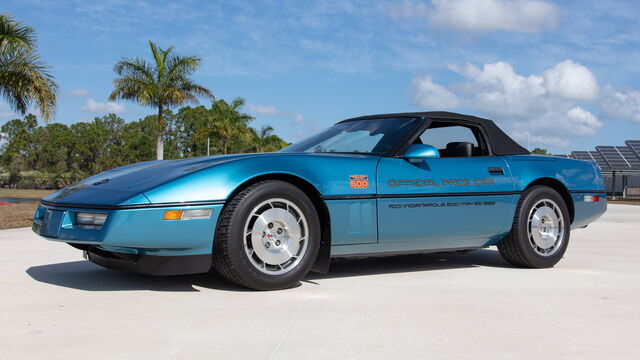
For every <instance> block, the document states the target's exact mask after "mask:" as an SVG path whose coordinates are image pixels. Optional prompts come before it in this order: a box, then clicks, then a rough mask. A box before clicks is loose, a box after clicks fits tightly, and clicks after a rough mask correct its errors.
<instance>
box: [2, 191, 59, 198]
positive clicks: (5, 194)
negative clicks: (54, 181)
mask: <svg viewBox="0 0 640 360" xmlns="http://www.w3.org/2000/svg"><path fill="white" fill-rule="evenodd" d="M54 191H55V190H31V189H0V198H17V199H39V198H41V197H43V196H45V195H48V194H51V193H52V192H54Z"/></svg>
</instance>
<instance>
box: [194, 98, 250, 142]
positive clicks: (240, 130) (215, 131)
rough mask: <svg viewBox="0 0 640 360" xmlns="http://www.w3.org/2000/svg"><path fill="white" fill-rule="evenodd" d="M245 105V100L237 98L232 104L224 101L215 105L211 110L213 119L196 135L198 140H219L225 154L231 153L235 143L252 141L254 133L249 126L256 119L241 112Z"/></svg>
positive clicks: (219, 101)
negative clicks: (232, 145)
mask: <svg viewBox="0 0 640 360" xmlns="http://www.w3.org/2000/svg"><path fill="white" fill-rule="evenodd" d="M244 103H245V101H244V99H243V98H235V99H233V100H232V101H231V104H228V103H227V102H226V101H224V100H218V101H216V102H215V103H213V105H212V106H211V110H210V114H211V118H210V119H209V122H208V123H207V125H206V127H204V128H202V129H200V130H199V131H198V132H197V133H196V140H197V141H201V140H205V139H207V138H211V137H213V138H217V139H218V141H219V142H220V148H219V149H220V150H221V152H222V153H223V154H228V153H229V147H230V145H231V144H233V143H234V142H240V143H241V142H249V141H251V139H252V133H251V130H249V126H248V124H249V122H250V121H251V120H253V119H254V117H253V116H251V115H249V114H246V113H243V112H241V111H240V108H241V107H242V106H244Z"/></svg>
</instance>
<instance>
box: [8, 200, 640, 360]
mask: <svg viewBox="0 0 640 360" xmlns="http://www.w3.org/2000/svg"><path fill="white" fill-rule="evenodd" d="M639 242H640V206H628V205H617V206H616V205H613V206H610V208H609V211H608V212H607V213H606V215H605V216H604V217H603V218H602V219H601V220H599V221H598V222H596V223H595V224H592V225H591V226H589V228H587V229H582V230H579V231H575V232H573V234H572V237H571V243H570V245H569V250H568V251H567V254H566V255H565V258H564V259H563V260H562V261H561V262H560V264H558V266H557V267H555V268H553V269H546V270H528V269H517V268H512V267H510V266H508V265H507V264H506V263H505V262H504V261H503V260H502V259H501V258H500V256H499V255H498V253H497V251H496V250H495V249H488V250H481V251H476V252H473V253H470V254H466V255H452V254H448V255H434V254H432V255H416V256H402V257H394V258H378V259H365V260H349V261H340V262H337V263H334V264H332V268H331V272H330V273H329V274H328V275H315V274H314V275H310V276H309V277H308V279H307V280H306V281H305V282H303V283H302V285H301V286H300V287H297V288H295V289H290V290H285V291H277V292H253V291H245V290H243V289H240V288H237V287H234V286H232V285H230V284H228V283H226V282H225V281H224V280H222V279H221V278H219V277H218V276H217V275H215V274H205V275H196V276H174V277H151V276H143V275H136V274H127V273H122V272H118V271H112V270H106V269H102V268H100V267H98V266H96V265H93V264H91V263H89V262H87V261H84V260H83V259H82V257H81V253H80V251H78V250H75V249H73V248H71V247H69V246H66V245H63V244H57V243H51V242H48V241H46V240H43V239H41V238H38V237H36V236H35V235H34V234H33V233H32V232H31V231H30V229H15V230H4V231H0V306H1V309H0V354H2V355H0V358H3V359H43V358H46V359H83V360H84V359H88V358H91V359H124V358H145V359H146V358H158V359H160V358H162V359H165V358H189V359H229V358H237V359H269V358H274V359H326V358H345V359H358V358H363V359H388V358H402V359H425V358H429V359H455V358H461V359H462V358H464V359H478V358H484V359H545V358H546V359H567V358H574V359H610V358H611V359H613V358H615V359H638V356H639V354H640V350H639V349H640V244H639Z"/></svg>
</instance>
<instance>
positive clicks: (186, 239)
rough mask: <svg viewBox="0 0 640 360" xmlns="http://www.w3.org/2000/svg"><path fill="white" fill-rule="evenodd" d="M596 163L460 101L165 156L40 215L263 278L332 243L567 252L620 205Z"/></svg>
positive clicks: (69, 235) (154, 257) (301, 271)
mask: <svg viewBox="0 0 640 360" xmlns="http://www.w3.org/2000/svg"><path fill="white" fill-rule="evenodd" d="M606 207H607V205H606V196H605V192H604V185H603V180H602V175H601V173H600V169H599V168H598V167H597V166H596V165H595V164H593V163H590V162H585V161H579V160H572V159H563V158H555V157H547V156H532V155H530V154H529V152H528V151H527V150H526V149H524V148H522V147H521V146H520V145H518V144H517V143H516V142H515V141H513V140H512V139H511V138H509V137H508V136H507V135H506V134H505V133H504V132H502V131H501V130H500V129H499V128H498V127H497V126H496V125H495V124H494V123H493V122H492V121H490V120H486V119H481V118H477V117H472V116H467V115H460V114H454V113H447V112H424V113H404V114H387V115H372V116H364V117H359V118H354V119H348V120H344V121H341V122H339V123H337V124H335V125H334V126H332V127H330V128H328V129H326V130H324V131H322V132H320V133H319V134H316V135H314V136H311V137H309V138H307V139H305V140H302V141H300V142H298V143H296V144H293V145H291V146H289V147H287V148H285V149H283V150H281V151H279V152H276V153H266V154H238V155H228V156H211V157H203V158H194V159H185V160H169V161H149V162H143V163H139V164H133V165H128V166H124V167H121V168H118V169H113V170H110V171H106V172H104V173H101V174H98V175H95V176H92V177H90V178H87V179H85V180H83V181H81V182H79V183H76V184H73V185H70V186H68V187H66V188H63V189H61V190H60V191H57V192H55V193H53V194H51V195H48V196H46V197H44V198H43V199H42V201H41V203H40V206H39V207H38V209H37V211H36V214H35V217H34V221H33V230H34V231H35V232H36V233H37V234H39V235H41V236H43V237H45V238H46V239H48V240H53V241H59V242H65V243H68V244H69V245H71V246H73V247H75V248H78V249H80V250H83V252H84V255H85V258H87V259H89V260H90V261H92V262H94V263H96V264H99V265H102V266H104V267H107V268H113V269H120V270H126V271H133V272H140V273H146V274H154V275H170V274H187V273H203V272H208V271H210V270H211V268H214V269H216V270H217V271H218V272H219V273H220V274H222V275H223V276H224V277H225V278H227V279H229V280H230V281H232V282H235V283H237V284H240V285H242V286H246V287H249V288H252V289H258V290H271V289H282V288H287V287H291V286H294V285H296V284H298V282H299V281H300V280H301V279H303V278H304V277H305V275H306V274H307V273H308V272H309V271H318V272H327V271H328V268H329V260H330V258H332V257H352V256H379V255H391V254H405V253H423V252H440V251H467V250H473V249H479V248H485V247H489V246H493V245H497V247H498V250H499V251H500V254H502V256H503V257H504V259H505V260H506V261H508V262H509V263H511V264H513V265H515V266H522V267H532V268H545V267H551V266H554V265H555V264H556V263H557V262H558V261H559V260H560V258H562V256H563V254H564V252H565V250H566V249H567V246H568V244H569V235H570V231H571V230H572V229H577V228H581V227H585V226H587V224H589V223H591V222H593V221H595V220H596V219H597V218H599V217H600V216H601V215H602V214H603V213H604V212H605V210H606Z"/></svg>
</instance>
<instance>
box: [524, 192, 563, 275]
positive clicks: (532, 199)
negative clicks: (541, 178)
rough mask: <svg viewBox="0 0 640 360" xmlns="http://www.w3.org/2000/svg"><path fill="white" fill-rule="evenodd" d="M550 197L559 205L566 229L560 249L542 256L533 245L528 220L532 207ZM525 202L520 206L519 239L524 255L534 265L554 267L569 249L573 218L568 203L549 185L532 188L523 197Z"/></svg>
mask: <svg viewBox="0 0 640 360" xmlns="http://www.w3.org/2000/svg"><path fill="white" fill-rule="evenodd" d="M543 199H549V200H552V201H553V202H554V203H556V205H558V207H559V208H560V212H561V213H562V218H563V223H564V229H563V232H564V234H563V241H562V244H561V245H560V248H559V249H558V251H557V252H556V253H555V254H553V255H551V256H542V255H540V254H538V253H537V252H536V251H535V250H534V249H533V248H532V246H531V243H530V242H529V237H528V231H527V228H528V225H529V224H528V222H529V213H530V212H531V208H532V207H533V206H534V205H535V204H536V203H537V202H538V201H540V200H543ZM522 201H523V203H522V206H520V208H519V209H520V211H521V213H520V214H519V222H518V240H519V241H520V244H521V246H522V249H523V253H524V254H523V255H524V256H525V257H526V258H527V260H528V261H529V262H530V263H531V264H532V265H534V267H539V268H544V267H552V266H554V265H555V264H556V263H557V262H558V261H560V259H561V258H562V257H563V256H564V253H565V251H566V250H567V246H568V245H569V236H570V233H571V218H570V216H569V210H568V208H567V205H566V203H565V201H564V199H563V198H562V196H560V194H558V192H556V191H555V190H553V189H552V188H550V187H547V186H537V187H535V188H532V189H531V190H530V191H529V192H527V193H526V194H525V197H524V198H523V199H522Z"/></svg>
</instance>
